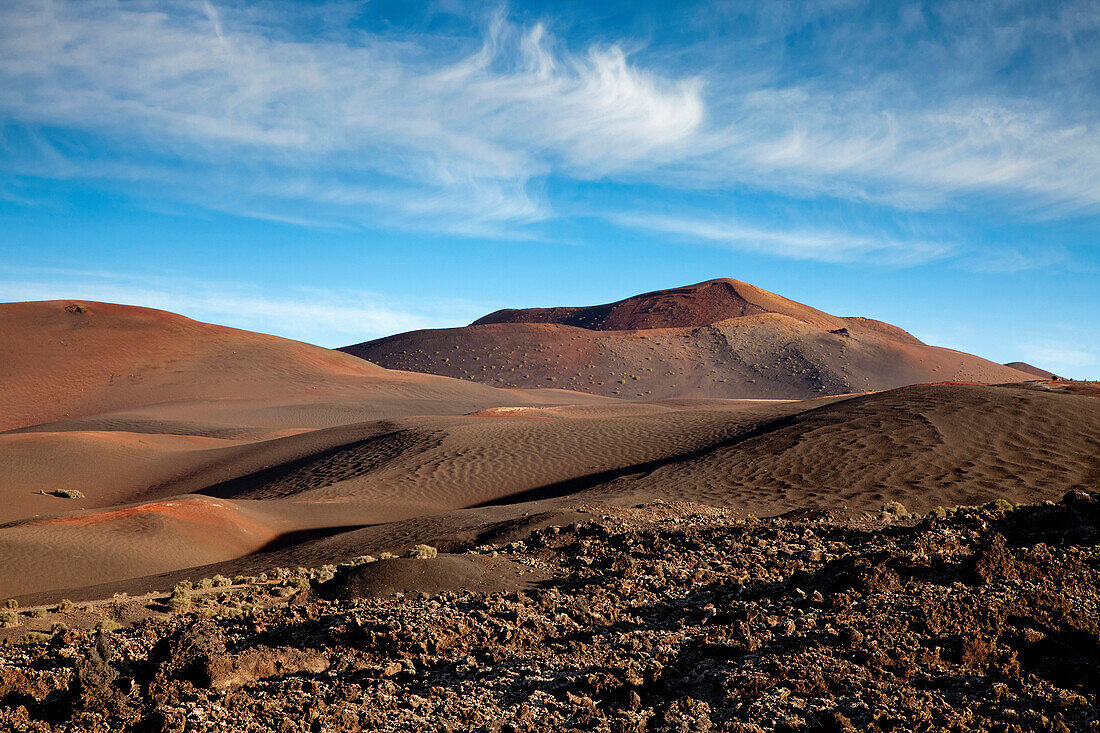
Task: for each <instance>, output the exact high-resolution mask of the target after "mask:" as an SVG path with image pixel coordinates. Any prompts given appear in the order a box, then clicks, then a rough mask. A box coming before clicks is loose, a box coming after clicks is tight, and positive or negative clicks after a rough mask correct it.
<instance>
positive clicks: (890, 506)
mask: <svg viewBox="0 0 1100 733" xmlns="http://www.w3.org/2000/svg"><path fill="white" fill-rule="evenodd" d="M882 514H883V517H884V518H885V519H905V518H906V517H908V516H909V510H908V509H906V508H905V505H904V504H902V503H901V502H900V501H888V502H886V503H885V504H883V505H882Z"/></svg>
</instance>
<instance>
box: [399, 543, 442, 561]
mask: <svg viewBox="0 0 1100 733" xmlns="http://www.w3.org/2000/svg"><path fill="white" fill-rule="evenodd" d="M438 554H439V550H437V549H435V548H434V547H432V546H431V545H413V546H412V549H410V550H409V551H408V552H407V553H405V556H406V557H415V558H419V559H421V560H429V559H431V558H433V557H435V556H436V555H438Z"/></svg>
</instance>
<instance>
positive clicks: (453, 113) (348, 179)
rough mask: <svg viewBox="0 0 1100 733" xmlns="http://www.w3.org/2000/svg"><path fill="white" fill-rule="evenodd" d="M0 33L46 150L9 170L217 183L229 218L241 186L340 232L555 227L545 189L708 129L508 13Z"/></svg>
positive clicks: (143, 20) (698, 115)
mask: <svg viewBox="0 0 1100 733" xmlns="http://www.w3.org/2000/svg"><path fill="white" fill-rule="evenodd" d="M0 29H2V30H0V48H2V49H3V50H4V53H3V54H2V55H0V59H4V60H3V61H0V110H2V111H3V113H4V115H5V116H7V117H8V119H9V120H16V121H19V122H21V123H23V124H25V125H28V126H36V127H35V130H34V131H33V132H30V133H28V135H29V136H33V137H35V138H36V140H35V142H36V144H35V145H34V146H33V147H32V148H31V149H30V150H25V151H23V152H22V153H20V152H18V151H17V150H16V148H17V147H19V145H18V143H20V142H22V141H20V140H17V141H15V142H16V144H9V145H8V146H7V150H6V151H5V153H6V157H10V158H13V159H14V160H13V161H9V166H8V167H9V168H14V169H15V170H16V171H17V172H21V173H26V174H31V175H43V176H51V175H53V176H61V177H64V176H80V175H84V176H87V175H91V176H97V175H99V176H103V177H106V178H111V179H118V178H120V177H121V175H120V169H129V170H135V171H139V172H140V173H139V175H140V176H141V177H146V178H149V179H152V180H153V181H159V182H161V183H163V184H164V185H165V186H166V187H171V188H173V189H174V190H176V191H179V192H187V193H189V194H190V195H191V196H193V197H195V198H197V199H199V201H200V202H201V201H202V199H203V196H202V188H203V186H204V185H205V184H210V183H213V184H215V187H216V189H217V191H216V193H215V194H214V195H212V196H210V199H211V200H218V199H222V203H223V205H225V202H224V196H223V194H224V193H225V192H226V191H237V192H238V196H237V197H238V198H240V199H244V200H245V201H242V206H244V205H245V203H247V205H248V206H251V207H252V208H259V207H261V206H266V207H269V208H273V207H274V206H275V202H279V201H283V202H291V203H294V202H303V201H304V202H308V203H310V204H312V206H313V207H314V209H315V210H319V213H320V215H322V216H326V217H331V218H337V219H338V218H340V217H345V218H348V219H351V220H357V221H367V220H370V219H371V217H372V216H375V215H377V214H378V213H379V212H395V211H396V212H402V213H403V214H404V215H405V219H406V220H408V219H414V218H421V219H423V220H425V221H428V222H431V221H435V220H443V221H442V223H443V224H445V225H448V226H451V225H453V226H455V227H456V228H459V229H462V228H463V227H465V228H469V229H471V230H476V229H478V228H479V227H480V228H491V227H492V226H493V225H494V224H497V223H508V224H522V223H526V222H530V221H535V220H538V219H541V218H544V217H545V216H547V211H546V206H545V203H544V202H541V201H539V200H538V199H537V198H536V197H534V196H532V195H531V193H530V191H529V190H528V188H527V183H528V181H530V179H531V178H532V177H535V176H539V175H544V174H547V173H549V172H550V171H551V170H553V169H561V170H569V171H578V172H582V173H583V174H585V175H605V174H608V173H611V172H613V171H616V170H624V169H630V168H632V167H635V166H637V165H639V164H640V163H641V162H645V163H646V164H647V165H648V164H649V161H650V160H651V159H653V158H661V157H663V156H664V155H666V152H665V151H667V150H669V149H671V148H673V147H675V146H676V145H677V144H678V143H679V142H680V141H681V140H683V139H684V138H685V137H687V136H689V135H690V134H691V133H692V132H693V131H694V130H696V129H698V127H699V126H700V125H701V124H702V121H703V102H702V99H701V96H700V83H699V81H698V80H696V79H692V78H682V79H668V78H665V77H662V76H660V75H658V74H655V73H652V72H649V71H646V70H643V69H640V68H638V67H636V66H634V65H632V64H631V63H630V62H629V60H628V59H627V57H626V55H625V54H624V52H623V51H622V50H621V49H620V48H619V47H616V46H614V45H610V46H591V47H589V48H588V49H587V50H586V51H584V52H582V53H571V52H568V51H566V50H563V49H561V48H558V47H557V44H556V43H555V41H554V40H553V39H551V38H549V37H548V35H547V34H546V32H545V30H544V29H543V27H542V26H540V25H534V26H532V27H529V28H520V27H516V26H514V25H512V24H510V23H509V22H507V21H506V20H505V19H504V17H503V16H502V15H500V14H499V13H498V14H497V15H495V16H493V17H491V18H489V19H487V20H486V23H485V33H484V37H483V38H481V39H454V43H450V44H446V43H438V42H437V41H438V39H435V41H436V42H435V43H433V44H429V43H428V40H427V39H420V38H416V37H410V38H407V39H396V40H395V39H390V38H386V37H383V36H372V35H370V34H369V33H365V32H359V33H345V36H346V37H345V38H343V39H332V38H324V37H322V38H319V39H317V38H315V39H309V40H301V41H295V40H288V39H286V38H284V37H283V36H282V35H281V34H279V33H276V32H274V31H273V29H272V28H270V27H268V26H265V25H261V24H258V23H257V22H256V20H255V18H254V16H252V15H250V14H247V13H239V14H233V13H229V12H221V13H220V12H219V11H218V10H217V9H216V8H215V7H214V6H213V5H212V4H211V3H209V2H206V3H203V4H202V5H200V6H196V5H193V4H190V3H183V2H172V1H168V2H163V3H138V4H129V3H122V2H115V1H113V0H93V1H92V2H82V3H71V2H51V1H50V0H25V1H23V2H16V3H14V4H6V5H5V8H4V9H3V10H0ZM337 30H339V29H337ZM344 30H347V29H344ZM436 46H442V47H445V48H448V47H453V46H457V47H458V49H457V50H451V51H450V52H447V51H444V52H440V51H438V50H436V48H435V47H436ZM470 46H473V48H472V49H470V50H464V49H465V48H468V47H470ZM46 126H48V127H50V128H54V129H55V130H56V128H62V129H70V130H78V131H81V132H87V133H91V134H96V135H103V136H106V137H107V138H108V139H110V140H111V141H112V145H110V146H109V147H108V151H107V152H108V153H114V155H108V160H106V161H104V160H103V159H102V156H101V155H96V156H89V155H86V154H82V153H83V151H82V150H81V149H80V146H79V145H74V144H71V143H69V144H66V143H58V142H55V141H52V140H47V139H46V137H47V136H46V134H45V133H43V132H39V131H38V130H39V129H41V128H42V127H46ZM52 137H53V138H54V139H55V140H56V139H58V138H61V139H62V140H63V139H64V136H59V135H56V134H55V135H53V136H52ZM112 148H113V149H112ZM99 152H100V153H102V152H103V151H99ZM181 164H182V165H181ZM242 165H243V169H242V167H241V166H242ZM196 172H198V173H199V174H200V180H199V181H197V183H199V184H201V185H198V186H192V187H191V190H190V191H188V186H186V184H185V181H186V180H187V179H188V178H191V177H193V176H194V174H195V173H196ZM364 211H366V212H370V214H367V215H364Z"/></svg>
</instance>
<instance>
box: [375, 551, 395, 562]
mask: <svg viewBox="0 0 1100 733" xmlns="http://www.w3.org/2000/svg"><path fill="white" fill-rule="evenodd" d="M396 557H397V555H395V554H393V553H392V552H380V553H378V559H379V560H393V559H394V558H396Z"/></svg>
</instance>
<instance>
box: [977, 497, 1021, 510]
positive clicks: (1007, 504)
mask: <svg viewBox="0 0 1100 733" xmlns="http://www.w3.org/2000/svg"><path fill="white" fill-rule="evenodd" d="M982 509H988V510H990V511H995V512H1011V511H1014V510H1015V509H1016V505H1015V504H1013V503H1012V502H1011V501H1009V500H1008V499H994V500H993V501H991V502H989V503H987V504H984V505H982Z"/></svg>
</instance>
